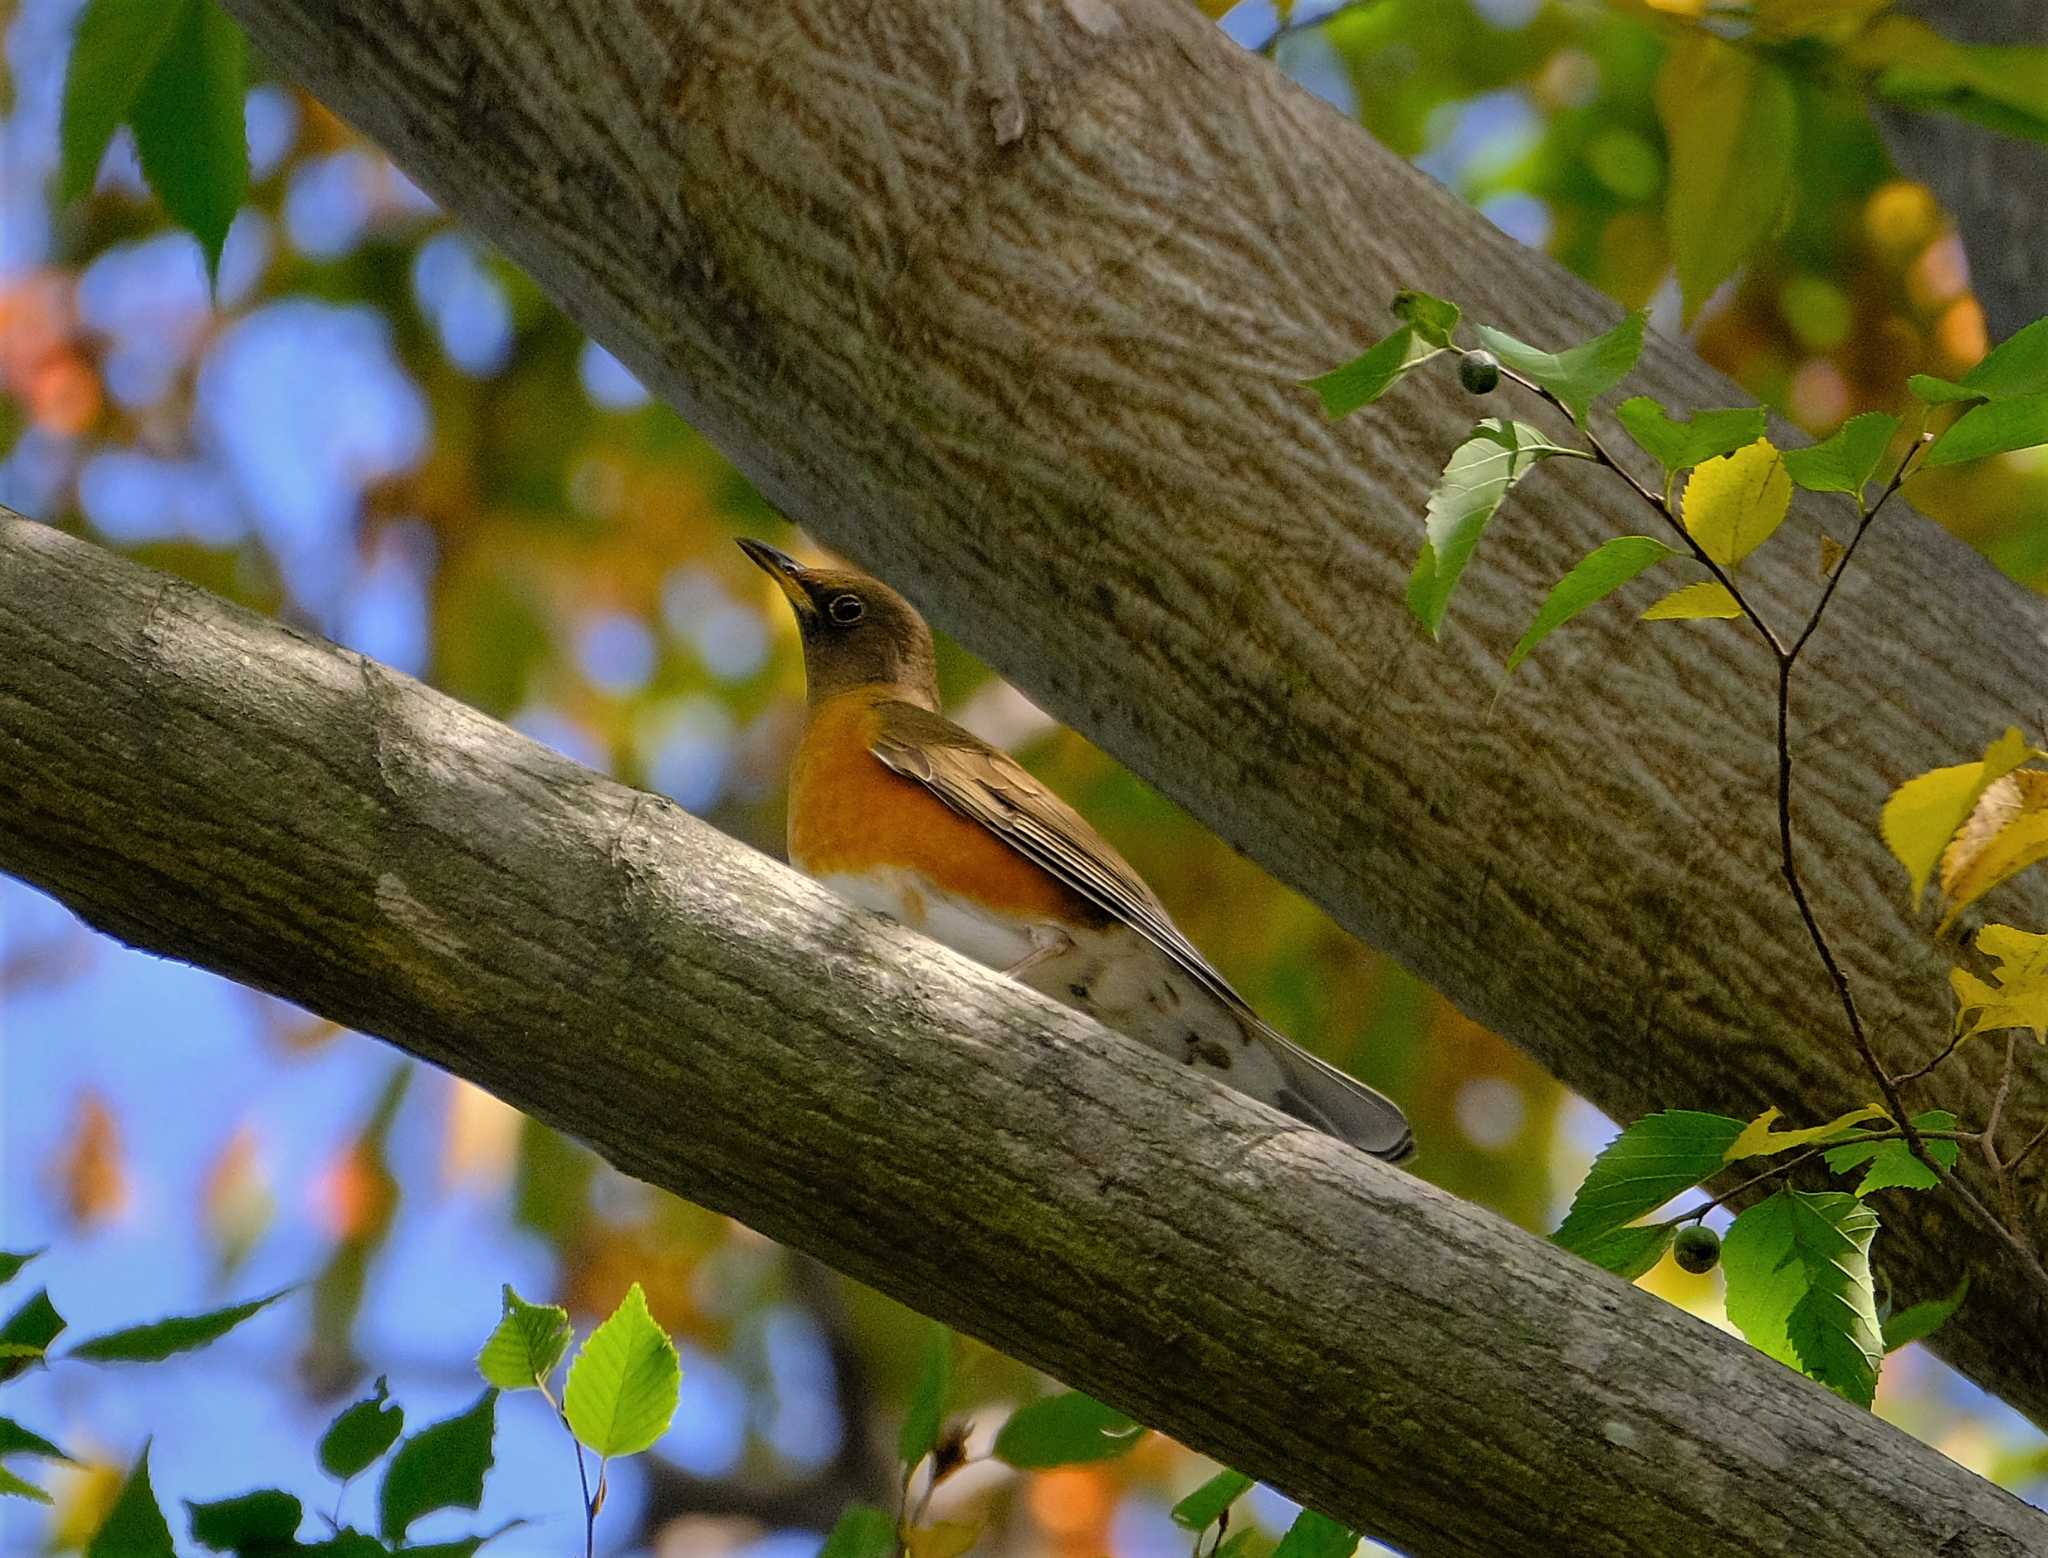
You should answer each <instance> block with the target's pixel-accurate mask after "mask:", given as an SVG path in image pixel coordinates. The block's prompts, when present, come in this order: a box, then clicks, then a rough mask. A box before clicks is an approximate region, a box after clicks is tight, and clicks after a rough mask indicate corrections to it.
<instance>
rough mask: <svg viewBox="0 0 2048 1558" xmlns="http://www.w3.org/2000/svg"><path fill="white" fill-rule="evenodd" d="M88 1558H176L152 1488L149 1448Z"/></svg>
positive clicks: (89, 1546) (144, 1449) (124, 1486)
mask: <svg viewBox="0 0 2048 1558" xmlns="http://www.w3.org/2000/svg"><path fill="white" fill-rule="evenodd" d="M85 1558H177V1552H176V1549H175V1548H173V1547H172V1546H171V1527H170V1523H169V1522H168V1521H166V1520H165V1519H164V1512H163V1511H162V1510H161V1509H159V1508H158V1507H157V1502H156V1493H155V1491H154V1490H153V1489H152V1488H151V1487H150V1485H149V1446H148V1445H144V1446H143V1447H142V1454H141V1455H140V1456H139V1457H137V1459H136V1462H135V1470H133V1471H132V1472H130V1473H129V1474H128V1480H127V1481H126V1482H125V1483H123V1484H122V1486H121V1492H120V1495H119V1497H117V1498H116V1499H115V1500H114V1507H113V1508H112V1509H110V1510H108V1511H107V1518H106V1520H105V1521H104V1522H103V1523H102V1524H101V1526H100V1528H99V1531H98V1532H97V1533H96V1534H95V1535H94V1537H93V1539H92V1541H91V1542H90V1543H89V1544H87V1546H86V1549H85Z"/></svg>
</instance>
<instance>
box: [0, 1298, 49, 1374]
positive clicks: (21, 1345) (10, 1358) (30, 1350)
mask: <svg viewBox="0 0 2048 1558" xmlns="http://www.w3.org/2000/svg"><path fill="white" fill-rule="evenodd" d="M63 1329H64V1317H63V1316H62V1315H60V1314H58V1313H57V1306H56V1305H55V1304H52V1303H51V1302H50V1290H49V1289H48V1288H38V1289H37V1290H36V1294H35V1296H34V1297H33V1298H31V1299H30V1300H29V1301H28V1302H27V1303H25V1304H23V1305H22V1306H21V1307H20V1308H19V1309H17V1310H15V1311H14V1313H13V1314H11V1315H9V1316H8V1317H7V1323H6V1324H5V1325H0V1381H4V1380H10V1379H13V1378H14V1377H15V1376H16V1375H17V1374H20V1373H22V1372H23V1371H24V1370H26V1369H27V1368H28V1367H29V1365H30V1364H32V1363H34V1362H35V1361H36V1360H37V1359H39V1358H41V1357H42V1356H43V1354H44V1352H45V1351H46V1350H47V1349H48V1348H49V1345H50V1343H52V1342H54V1341H55V1340H56V1339H57V1337H58V1334H59V1333H60V1332H61V1331H63Z"/></svg>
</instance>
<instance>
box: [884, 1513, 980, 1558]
mask: <svg viewBox="0 0 2048 1558" xmlns="http://www.w3.org/2000/svg"><path fill="white" fill-rule="evenodd" d="M981 1530H982V1528H981V1526H980V1525H979V1524H978V1523H976V1522H975V1521H971V1520H940V1521H936V1522H934V1523H933V1524H931V1525H928V1526H916V1527H914V1528H913V1529H912V1530H911V1531H910V1532H909V1534H908V1535H907V1536H906V1538H905V1539H904V1543H903V1551H904V1555H905V1558H962V1555H963V1554H965V1553H969V1552H972V1551H973V1550H974V1544H975V1542H976V1541H977V1540H978V1539H979V1538H980V1536H981Z"/></svg>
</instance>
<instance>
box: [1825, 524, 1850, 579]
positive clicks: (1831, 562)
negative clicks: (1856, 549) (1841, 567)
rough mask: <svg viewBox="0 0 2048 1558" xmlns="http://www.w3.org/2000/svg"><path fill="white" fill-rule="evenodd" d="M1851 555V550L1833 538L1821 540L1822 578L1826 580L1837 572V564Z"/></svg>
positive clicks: (1828, 537)
mask: <svg viewBox="0 0 2048 1558" xmlns="http://www.w3.org/2000/svg"><path fill="white" fill-rule="evenodd" d="M1848 555H1849V549H1848V548H1847V547H1846V546H1844V545H1842V543H1841V542H1839V541H1837V540H1836V539H1835V538H1834V537H1833V536H1828V535H1824V536H1822V537H1821V538H1820V576H1821V577H1822V578H1823V579H1825V578H1826V577H1827V576H1828V575H1829V574H1831V573H1833V572H1834V571H1835V564H1836V563H1839V562H1840V561H1841V560H1842V559H1843V558H1844V557H1847V556H1848Z"/></svg>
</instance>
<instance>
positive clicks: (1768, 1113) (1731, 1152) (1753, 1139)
mask: <svg viewBox="0 0 2048 1558" xmlns="http://www.w3.org/2000/svg"><path fill="white" fill-rule="evenodd" d="M1890 1118H1891V1116H1890V1115H1888V1114H1886V1113H1885V1112H1884V1111H1883V1110H1882V1109H1880V1108H1878V1107H1877V1105H1876V1104H1865V1105H1864V1106H1863V1107H1862V1108H1861V1109H1851V1110H1850V1111H1849V1112H1848V1113H1847V1114H1845V1115H1842V1116H1841V1117H1839V1118H1838V1119H1833V1120H1830V1121H1828V1123H1827V1124H1826V1125H1812V1126H1808V1127H1807V1128H1806V1129H1804V1130H1799V1131H1774V1130H1772V1129H1771V1127H1772V1126H1773V1125H1775V1124H1776V1123H1777V1120H1778V1107H1777V1105H1776V1104H1773V1105H1772V1106H1771V1107H1770V1108H1768V1109H1766V1110H1765V1111H1764V1112H1763V1113H1762V1114H1760V1115H1758V1116H1757V1117H1756V1118H1755V1119H1754V1120H1751V1121H1750V1122H1749V1124H1747V1125H1745V1126H1744V1127H1743V1128H1742V1134H1741V1135H1740V1136H1738V1137H1736V1138H1735V1140H1734V1142H1733V1143H1732V1144H1731V1145H1730V1146H1729V1148H1728V1151H1727V1154H1726V1155H1725V1156H1724V1157H1723V1158H1722V1159H1721V1161H1722V1162H1723V1163H1734V1162H1736V1161H1737V1160H1739V1159H1742V1158H1768V1157H1772V1156H1774V1155H1775V1154H1777V1153H1780V1152H1790V1151H1791V1150H1792V1149H1793V1148H1794V1147H1805V1146H1809V1145H1811V1144H1812V1143H1814V1142H1817V1141H1826V1140H1827V1139H1828V1138H1829V1137H1832V1136H1839V1135H1841V1134H1842V1133H1843V1132H1844V1131H1846V1130H1848V1129H1849V1128H1850V1127H1851V1126H1854V1125H1861V1124H1862V1123H1863V1122H1864V1121H1865V1120H1889V1119H1890Z"/></svg>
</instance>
